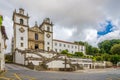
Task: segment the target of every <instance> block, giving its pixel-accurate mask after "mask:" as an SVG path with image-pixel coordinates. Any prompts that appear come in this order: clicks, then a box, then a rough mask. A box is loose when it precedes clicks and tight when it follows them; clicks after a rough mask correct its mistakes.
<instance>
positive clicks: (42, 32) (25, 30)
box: [12, 8, 85, 54]
mask: <svg viewBox="0 0 120 80" xmlns="http://www.w3.org/2000/svg"><path fill="white" fill-rule="evenodd" d="M29 19H30V17H29V15H28V14H25V12H24V9H22V8H20V9H19V11H17V10H15V11H14V12H13V29H14V37H13V41H12V42H13V43H12V44H13V51H14V50H15V49H20V50H27V49H31V50H35V49H39V50H45V51H48V52H49V51H55V52H58V53H60V52H61V51H62V50H68V52H70V53H72V54H74V53H75V52H83V53H84V54H85V46H83V45H79V44H75V43H73V42H68V41H63V40H56V39H53V23H52V21H51V20H50V19H49V18H45V19H44V20H43V22H42V24H40V25H38V24H37V22H35V25H34V26H29Z"/></svg>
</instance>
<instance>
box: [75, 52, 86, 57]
mask: <svg viewBox="0 0 120 80" xmlns="http://www.w3.org/2000/svg"><path fill="white" fill-rule="evenodd" d="M74 56H75V57H83V56H84V54H83V53H82V52H75V54H74Z"/></svg>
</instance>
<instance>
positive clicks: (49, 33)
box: [40, 18, 53, 51]
mask: <svg viewBox="0 0 120 80" xmlns="http://www.w3.org/2000/svg"><path fill="white" fill-rule="evenodd" d="M40 28H41V29H42V31H44V50H46V51H52V50H53V24H52V22H51V21H50V19H49V18H45V19H44V20H43V23H42V24H41V26H40Z"/></svg>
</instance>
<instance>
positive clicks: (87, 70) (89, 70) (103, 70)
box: [75, 68, 116, 73]
mask: <svg viewBox="0 0 120 80" xmlns="http://www.w3.org/2000/svg"><path fill="white" fill-rule="evenodd" d="M112 70H116V69H115V68H104V69H84V70H77V71H75V72H82V73H102V72H107V71H112Z"/></svg>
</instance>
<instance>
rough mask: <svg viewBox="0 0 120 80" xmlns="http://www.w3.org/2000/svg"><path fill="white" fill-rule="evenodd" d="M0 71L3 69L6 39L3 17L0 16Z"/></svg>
mask: <svg viewBox="0 0 120 80" xmlns="http://www.w3.org/2000/svg"><path fill="white" fill-rule="evenodd" d="M0 18H1V20H0V24H1V25H0V70H4V69H5V59H4V53H5V49H6V43H5V41H6V39H8V37H7V35H6V32H5V26H2V21H3V17H2V16H1V15H0Z"/></svg>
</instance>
